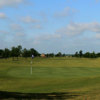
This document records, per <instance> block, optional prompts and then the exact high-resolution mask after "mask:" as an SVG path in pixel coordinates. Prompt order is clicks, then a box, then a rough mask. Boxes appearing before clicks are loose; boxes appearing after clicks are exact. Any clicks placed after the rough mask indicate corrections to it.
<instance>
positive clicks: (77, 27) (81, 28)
mask: <svg viewBox="0 0 100 100" xmlns="http://www.w3.org/2000/svg"><path fill="white" fill-rule="evenodd" d="M87 31H90V32H96V33H99V32H100V23H98V22H92V23H73V22H72V23H70V24H68V25H67V26H66V27H63V28H61V29H60V30H57V31H56V32H57V33H60V34H66V35H69V36H74V35H78V34H83V33H84V32H87Z"/></svg>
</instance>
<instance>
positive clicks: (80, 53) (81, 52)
mask: <svg viewBox="0 0 100 100" xmlns="http://www.w3.org/2000/svg"><path fill="white" fill-rule="evenodd" d="M79 56H80V58H81V57H82V56H83V51H82V50H80V51H79Z"/></svg>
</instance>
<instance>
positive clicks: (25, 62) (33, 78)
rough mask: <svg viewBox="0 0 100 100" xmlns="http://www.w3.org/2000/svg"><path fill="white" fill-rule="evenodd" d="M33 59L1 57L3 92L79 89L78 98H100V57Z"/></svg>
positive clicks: (1, 87) (1, 88) (0, 71)
mask: <svg viewBox="0 0 100 100" xmlns="http://www.w3.org/2000/svg"><path fill="white" fill-rule="evenodd" d="M30 62H31V59H30V58H27V59H25V58H20V59H19V61H12V59H11V58H10V59H0V91H8V92H21V93H52V92H56V93H62V92H75V93H78V94H80V95H81V96H79V97H78V98H74V99H76V100H83V98H88V100H99V98H100V66H99V65H100V64H99V63H100V58H98V59H86V58H81V59H80V58H64V57H63V58H35V59H33V63H32V65H31V63H30ZM31 66H32V68H33V74H32V75H31V74H30V68H31ZM94 98H95V99H94Z"/></svg>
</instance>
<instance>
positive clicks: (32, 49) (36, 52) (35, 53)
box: [30, 48, 40, 56]
mask: <svg viewBox="0 0 100 100" xmlns="http://www.w3.org/2000/svg"><path fill="white" fill-rule="evenodd" d="M30 52H31V53H30V56H31V55H32V54H33V55H34V56H39V55H40V54H39V53H38V51H36V50H35V49H34V48H31V49H30Z"/></svg>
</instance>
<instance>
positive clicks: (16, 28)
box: [10, 24, 24, 31]
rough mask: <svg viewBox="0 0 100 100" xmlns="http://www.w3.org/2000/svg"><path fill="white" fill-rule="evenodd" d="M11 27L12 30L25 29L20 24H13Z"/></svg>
mask: <svg viewBox="0 0 100 100" xmlns="http://www.w3.org/2000/svg"><path fill="white" fill-rule="evenodd" d="M10 27H11V30H14V31H23V30H24V29H23V28H22V26H21V25H19V24H11V25H10Z"/></svg>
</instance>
